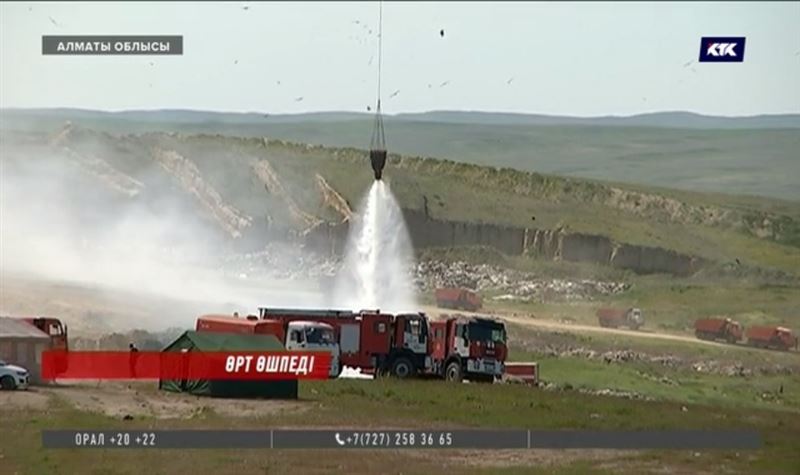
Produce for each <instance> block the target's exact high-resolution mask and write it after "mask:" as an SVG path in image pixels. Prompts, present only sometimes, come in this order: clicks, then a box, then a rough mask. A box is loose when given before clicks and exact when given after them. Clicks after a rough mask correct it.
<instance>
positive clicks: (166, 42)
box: [42, 35, 183, 55]
mask: <svg viewBox="0 0 800 475" xmlns="http://www.w3.org/2000/svg"><path fill="white" fill-rule="evenodd" d="M42 54H45V55H120V54H121V55H131V54H133V55H143V54H147V55H153V54H155V55H181V54H183V36H181V35H124V36H119V35H70V36H64V35H43V36H42Z"/></svg>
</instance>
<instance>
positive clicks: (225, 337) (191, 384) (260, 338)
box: [158, 331, 297, 399]
mask: <svg viewBox="0 0 800 475" xmlns="http://www.w3.org/2000/svg"><path fill="white" fill-rule="evenodd" d="M163 351H165V352H167V351H171V352H183V351H208V352H212V351H213V352H217V351H271V352H272V351H286V349H285V348H284V347H283V345H282V344H281V342H280V341H278V339H277V338H275V337H274V336H272V335H246V334H245V335H243V334H237V333H216V332H196V331H187V332H185V333H184V334H183V335H181V336H179V337H178V338H177V339H176V340H175V341H173V342H172V343H170V344H169V345H168V346H167V347H166V348H164V350H163ZM158 387H159V389H163V390H165V391H173V392H187V393H191V394H197V395H204V396H213V397H241V398H270V399H297V380H283V381H274V380H273V381H270V380H249V381H243V380H185V379H184V380H168V379H162V380H160V381H159V383H158Z"/></svg>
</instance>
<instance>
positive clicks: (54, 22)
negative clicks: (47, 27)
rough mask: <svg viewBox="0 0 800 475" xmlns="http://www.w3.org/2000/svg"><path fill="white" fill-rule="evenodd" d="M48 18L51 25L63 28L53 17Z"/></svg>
mask: <svg viewBox="0 0 800 475" xmlns="http://www.w3.org/2000/svg"><path fill="white" fill-rule="evenodd" d="M47 18H49V19H50V23H52V24H54V25H55V26H61V25H59V24H58V22H57V21H55V20H54V19H53V17H51V16H49V17H47Z"/></svg>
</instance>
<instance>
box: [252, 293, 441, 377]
mask: <svg viewBox="0 0 800 475" xmlns="http://www.w3.org/2000/svg"><path fill="white" fill-rule="evenodd" d="M259 317H260V318H261V319H262V320H277V321H280V322H283V323H284V324H288V323H289V322H294V321H313V322H322V323H326V324H328V325H330V326H332V327H333V328H334V331H335V332H336V336H337V341H338V342H339V351H340V360H341V365H342V366H349V367H351V368H360V369H362V370H363V371H365V372H372V373H374V374H376V375H383V374H392V375H394V376H397V377H398V378H407V377H409V376H413V375H415V374H418V373H420V372H423V371H424V370H425V367H426V358H427V356H428V324H427V323H428V321H427V318H426V317H425V315H424V314H422V313H408V314H398V315H390V314H386V313H381V312H380V311H379V310H362V311H359V312H352V311H346V310H305V309H286V308H260V309H259Z"/></svg>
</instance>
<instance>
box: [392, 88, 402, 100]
mask: <svg viewBox="0 0 800 475" xmlns="http://www.w3.org/2000/svg"><path fill="white" fill-rule="evenodd" d="M398 94H400V89H398V90H396V91H394V92H393V93H391V94H389V98H390V99H391V98H392V97H394V96H396V95H398Z"/></svg>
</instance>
